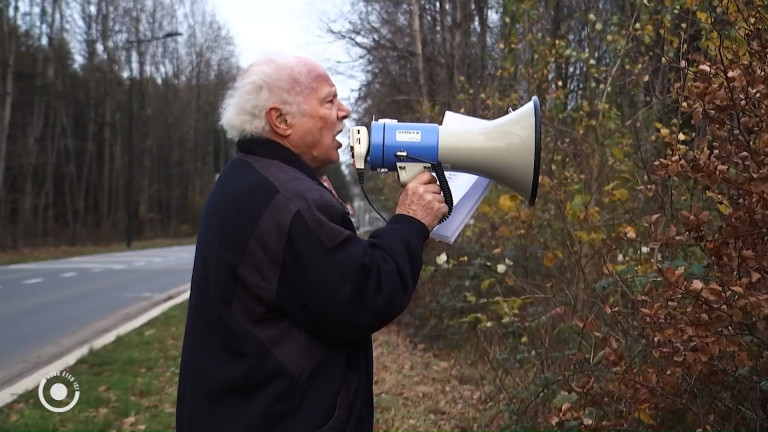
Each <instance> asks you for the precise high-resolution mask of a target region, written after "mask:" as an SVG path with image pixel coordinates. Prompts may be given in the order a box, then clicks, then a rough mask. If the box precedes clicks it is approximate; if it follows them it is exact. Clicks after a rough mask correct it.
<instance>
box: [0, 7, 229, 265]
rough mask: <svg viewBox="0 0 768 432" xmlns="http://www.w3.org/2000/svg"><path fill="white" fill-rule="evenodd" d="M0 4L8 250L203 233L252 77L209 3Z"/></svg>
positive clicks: (3, 233) (2, 186) (0, 182)
mask: <svg viewBox="0 0 768 432" xmlns="http://www.w3.org/2000/svg"><path fill="white" fill-rule="evenodd" d="M0 4H2V6H1V7H0V250H2V249H19V248H23V247H32V246H53V245H60V244H68V245H76V244H83V243H105V242H114V241H122V240H123V239H125V241H126V243H127V244H128V245H129V246H130V243H131V241H132V240H133V239H135V238H153V237H160V236H162V237H173V236H191V235H194V233H195V230H196V223H197V222H196V221H197V218H198V215H199V212H200V208H201V205H202V202H203V200H204V199H205V195H206V194H207V192H208V191H209V190H210V186H211V185H212V184H213V181H214V179H215V175H216V173H217V172H219V171H220V170H221V168H222V167H223V166H224V164H225V163H226V161H227V160H228V158H229V157H230V156H228V155H232V154H233V152H234V143H230V142H227V140H226V139H225V137H224V134H223V132H221V131H220V130H219V129H218V125H217V117H218V104H219V100H220V98H221V95H222V93H223V92H224V91H225V90H226V88H227V85H228V84H229V82H230V81H231V80H232V79H233V77H234V76H235V75H236V74H237V72H238V70H239V67H240V66H239V65H238V63H237V55H236V53H235V44H234V41H233V39H232V37H231V36H230V35H229V32H228V30H227V29H226V28H225V27H223V26H222V24H221V23H220V22H219V21H218V20H217V19H216V17H215V15H214V14H213V12H212V11H211V9H210V7H209V6H208V5H207V2H206V1H205V0H181V1H145V0H82V1H81V0H2V2H1V3H0ZM127 209H130V211H128V210H127Z"/></svg>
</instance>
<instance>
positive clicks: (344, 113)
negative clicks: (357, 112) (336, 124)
mask: <svg viewBox="0 0 768 432" xmlns="http://www.w3.org/2000/svg"><path fill="white" fill-rule="evenodd" d="M351 113H352V111H351V110H350V109H349V107H348V106H346V105H344V104H343V103H342V104H341V107H339V120H346V119H348V118H349V115H350V114H351Z"/></svg>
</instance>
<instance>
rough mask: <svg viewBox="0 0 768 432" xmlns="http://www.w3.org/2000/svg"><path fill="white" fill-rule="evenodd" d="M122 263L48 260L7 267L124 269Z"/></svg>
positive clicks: (11, 268) (26, 268)
mask: <svg viewBox="0 0 768 432" xmlns="http://www.w3.org/2000/svg"><path fill="white" fill-rule="evenodd" d="M125 267H126V266H125V265H122V264H96V263H93V264H91V263H76V262H69V263H65V262H48V263H39V264H14V265H10V266H8V267H6V268H7V269H9V270H30V269H32V270H35V269H76V268H101V269H102V270H103V269H114V270H118V269H124V268H125Z"/></svg>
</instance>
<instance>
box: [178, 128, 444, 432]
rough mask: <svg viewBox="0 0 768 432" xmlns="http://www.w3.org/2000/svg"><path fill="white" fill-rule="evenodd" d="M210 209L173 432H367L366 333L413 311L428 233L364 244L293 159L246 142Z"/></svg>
mask: <svg viewBox="0 0 768 432" xmlns="http://www.w3.org/2000/svg"><path fill="white" fill-rule="evenodd" d="M238 149H239V151H240V154H239V155H238V157H237V158H235V159H234V160H233V161H232V162H230V163H229V164H228V165H227V167H226V168H225V169H224V170H223V172H222V173H221V175H220V176H219V178H218V180H217V181H216V184H215V186H214V188H213V190H212V192H211V193H210V195H209V197H208V199H207V201H206V203H205V207H204V208H203V213H202V220H201V222H200V230H199V233H198V238H197V250H196V253H195V264H194V270H193V273H192V288H191V294H190V299H189V313H188V316H187V325H186V332H185V335H184V345H183V348H182V355H181V367H180V369H181V370H180V373H179V389H178V401H177V409H176V428H177V429H178V430H210V431H225V430H292V431H300V430H317V429H325V430H371V429H372V428H373V350H372V345H371V334H373V333H374V332H376V331H377V330H379V329H380V328H382V327H383V326H385V325H387V324H388V323H389V322H391V321H392V320H394V319H395V318H396V317H397V316H398V315H399V314H400V313H401V312H402V311H403V310H404V309H405V307H406V306H407V305H408V303H409V302H410V300H411V295H412V293H413V290H414V288H415V286H416V283H417V281H418V278H419V272H420V270H421V265H422V252H423V247H424V243H425V242H426V240H427V238H428V237H429V232H428V230H427V228H426V226H425V225H424V224H423V223H421V222H420V221H418V220H417V219H414V218H412V217H410V216H405V215H395V216H393V217H392V218H391V219H390V221H389V223H387V224H386V226H384V227H382V228H380V229H378V230H376V231H374V232H373V233H371V235H370V236H369V237H368V239H367V240H364V239H361V238H359V237H357V235H356V233H355V229H354V227H353V225H352V221H351V220H350V218H349V215H348V214H347V210H346V207H345V206H344V205H343V204H342V203H340V202H339V201H338V199H336V198H335V197H334V196H333V195H332V194H331V193H330V192H329V191H328V189H327V188H326V187H325V186H323V184H322V183H321V182H320V181H319V180H318V179H317V176H316V175H315V173H314V172H313V171H312V169H311V168H310V167H309V166H308V165H307V164H306V163H304V162H303V161H302V160H301V159H300V158H299V157H298V156H297V155H296V154H294V153H293V152H291V151H290V150H289V149H288V148H286V147H284V146H282V145H281V144H279V143H276V142H274V141H270V140H267V139H262V138H259V139H248V140H241V141H239V142H238Z"/></svg>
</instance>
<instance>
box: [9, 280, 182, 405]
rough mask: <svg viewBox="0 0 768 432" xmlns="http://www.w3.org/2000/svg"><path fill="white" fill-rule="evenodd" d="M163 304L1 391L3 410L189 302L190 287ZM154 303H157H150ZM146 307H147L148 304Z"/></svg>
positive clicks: (175, 292)
mask: <svg viewBox="0 0 768 432" xmlns="http://www.w3.org/2000/svg"><path fill="white" fill-rule="evenodd" d="M163 297H164V300H163V301H162V303H160V304H158V305H156V306H154V307H151V309H149V310H147V311H146V312H144V313H142V314H141V315H139V316H137V317H135V318H132V319H131V320H129V321H127V322H125V323H123V324H121V325H119V326H118V327H117V328H115V329H113V330H110V331H108V332H106V333H104V334H102V335H100V336H98V337H97V338H95V339H93V340H92V341H91V342H88V343H85V344H83V345H81V346H79V347H78V348H75V349H74V350H72V351H70V352H69V353H68V354H66V355H64V356H62V357H61V358H60V359H58V360H56V361H54V362H52V363H50V364H48V365H46V366H44V367H42V368H40V369H38V370H36V371H35V372H33V373H30V374H27V375H26V376H24V377H22V378H20V379H19V380H17V381H15V382H13V383H12V384H11V385H9V386H8V387H6V388H4V389H2V390H0V407H2V406H5V405H7V404H9V403H10V402H13V401H14V400H15V399H16V398H17V397H19V396H21V395H22V394H24V393H25V392H27V391H29V390H32V389H33V388H35V387H37V386H38V385H39V384H40V381H41V380H42V379H43V378H45V376H46V375H47V374H49V373H51V372H56V371H61V370H64V369H66V368H67V367H69V366H72V365H73V364H75V363H76V362H77V361H78V360H79V359H80V358H82V357H83V356H84V355H86V354H88V352H90V351H92V350H97V349H99V348H101V347H103V346H104V345H107V344H109V343H111V342H113V341H114V340H115V339H117V338H118V337H120V336H122V335H124V334H126V333H129V332H131V331H132V330H135V329H136V328H138V327H140V326H141V325H142V324H145V323H146V322H147V321H149V320H151V319H152V318H155V317H157V316H158V315H160V314H161V313H163V312H165V311H166V310H168V309H170V308H171V307H173V306H175V305H177V304H179V303H181V302H183V301H185V300H187V299H188V298H189V284H188V283H187V284H184V285H181V286H179V287H177V288H174V289H173V290H172V291H170V292H169V293H168V294H165V295H164V296H163ZM150 303H153V302H150ZM145 306H146V304H145Z"/></svg>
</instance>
